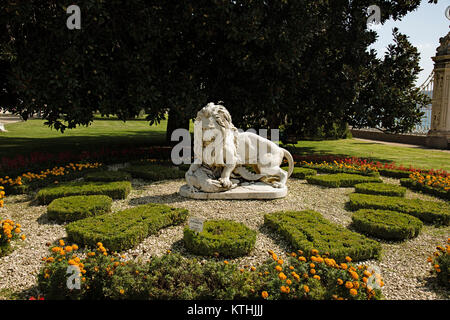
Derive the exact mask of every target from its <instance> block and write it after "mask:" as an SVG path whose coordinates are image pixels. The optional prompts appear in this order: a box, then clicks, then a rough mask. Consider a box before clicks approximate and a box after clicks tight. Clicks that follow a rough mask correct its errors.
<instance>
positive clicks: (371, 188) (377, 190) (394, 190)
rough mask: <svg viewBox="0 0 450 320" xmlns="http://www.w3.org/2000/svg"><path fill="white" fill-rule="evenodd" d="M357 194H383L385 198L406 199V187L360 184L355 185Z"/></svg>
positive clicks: (386, 184) (385, 184)
mask: <svg viewBox="0 0 450 320" xmlns="http://www.w3.org/2000/svg"><path fill="white" fill-rule="evenodd" d="M355 192H357V193H366V194H381V195H384V196H393V197H404V196H405V193H406V188H405V187H400V186H397V185H395V184H388V183H370V182H369V183H359V184H357V185H355Z"/></svg>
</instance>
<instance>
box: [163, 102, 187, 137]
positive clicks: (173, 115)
mask: <svg viewBox="0 0 450 320" xmlns="http://www.w3.org/2000/svg"><path fill="white" fill-rule="evenodd" d="M176 129H186V130H189V119H186V115H185V114H183V113H182V112H179V110H177V108H170V109H169V118H168V119H167V130H166V144H168V145H175V144H177V141H170V137H171V136H172V132H173V131H174V130H176Z"/></svg>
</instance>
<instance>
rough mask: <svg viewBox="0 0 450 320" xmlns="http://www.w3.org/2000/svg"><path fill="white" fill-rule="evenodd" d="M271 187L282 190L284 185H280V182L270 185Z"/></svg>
mask: <svg viewBox="0 0 450 320" xmlns="http://www.w3.org/2000/svg"><path fill="white" fill-rule="evenodd" d="M272 186H273V187H274V188H283V187H284V184H282V183H281V182H274V183H272Z"/></svg>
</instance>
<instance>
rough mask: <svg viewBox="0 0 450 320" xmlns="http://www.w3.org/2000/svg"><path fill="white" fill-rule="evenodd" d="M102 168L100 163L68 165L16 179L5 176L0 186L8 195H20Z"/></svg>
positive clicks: (0, 179)
mask: <svg viewBox="0 0 450 320" xmlns="http://www.w3.org/2000/svg"><path fill="white" fill-rule="evenodd" d="M101 166H102V164H101V163H97V162H96V163H75V164H74V163H70V164H68V165H66V166H64V167H54V168H52V169H47V170H45V171H41V172H40V173H32V172H26V173H23V174H22V175H20V176H17V177H16V178H14V179H13V178H10V177H9V176H6V177H4V178H0V185H3V186H5V189H6V191H7V192H8V193H9V194H22V193H25V192H27V191H29V190H35V189H38V188H42V187H45V186H48V185H50V184H58V183H59V182H62V181H69V180H74V179H76V178H79V177H82V176H83V175H84V174H85V173H86V171H96V170H98V168H100V167H101Z"/></svg>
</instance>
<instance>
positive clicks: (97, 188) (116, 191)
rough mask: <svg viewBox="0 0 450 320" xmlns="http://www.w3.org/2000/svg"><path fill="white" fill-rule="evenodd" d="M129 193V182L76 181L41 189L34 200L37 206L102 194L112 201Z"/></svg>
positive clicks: (123, 197)
mask: <svg viewBox="0 0 450 320" xmlns="http://www.w3.org/2000/svg"><path fill="white" fill-rule="evenodd" d="M130 191H131V183H130V182H129V181H115V182H88V183H86V182H83V181H76V182H69V183H65V184H60V185H55V186H51V187H47V188H44V189H41V190H39V192H38V193H37V194H36V199H37V201H38V202H39V204H49V203H50V202H52V201H53V200H55V199H58V198H62V197H68V196H78V195H93V194H103V195H107V196H109V197H111V198H113V199H125V198H126V197H127V196H128V194H129V193H130Z"/></svg>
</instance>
